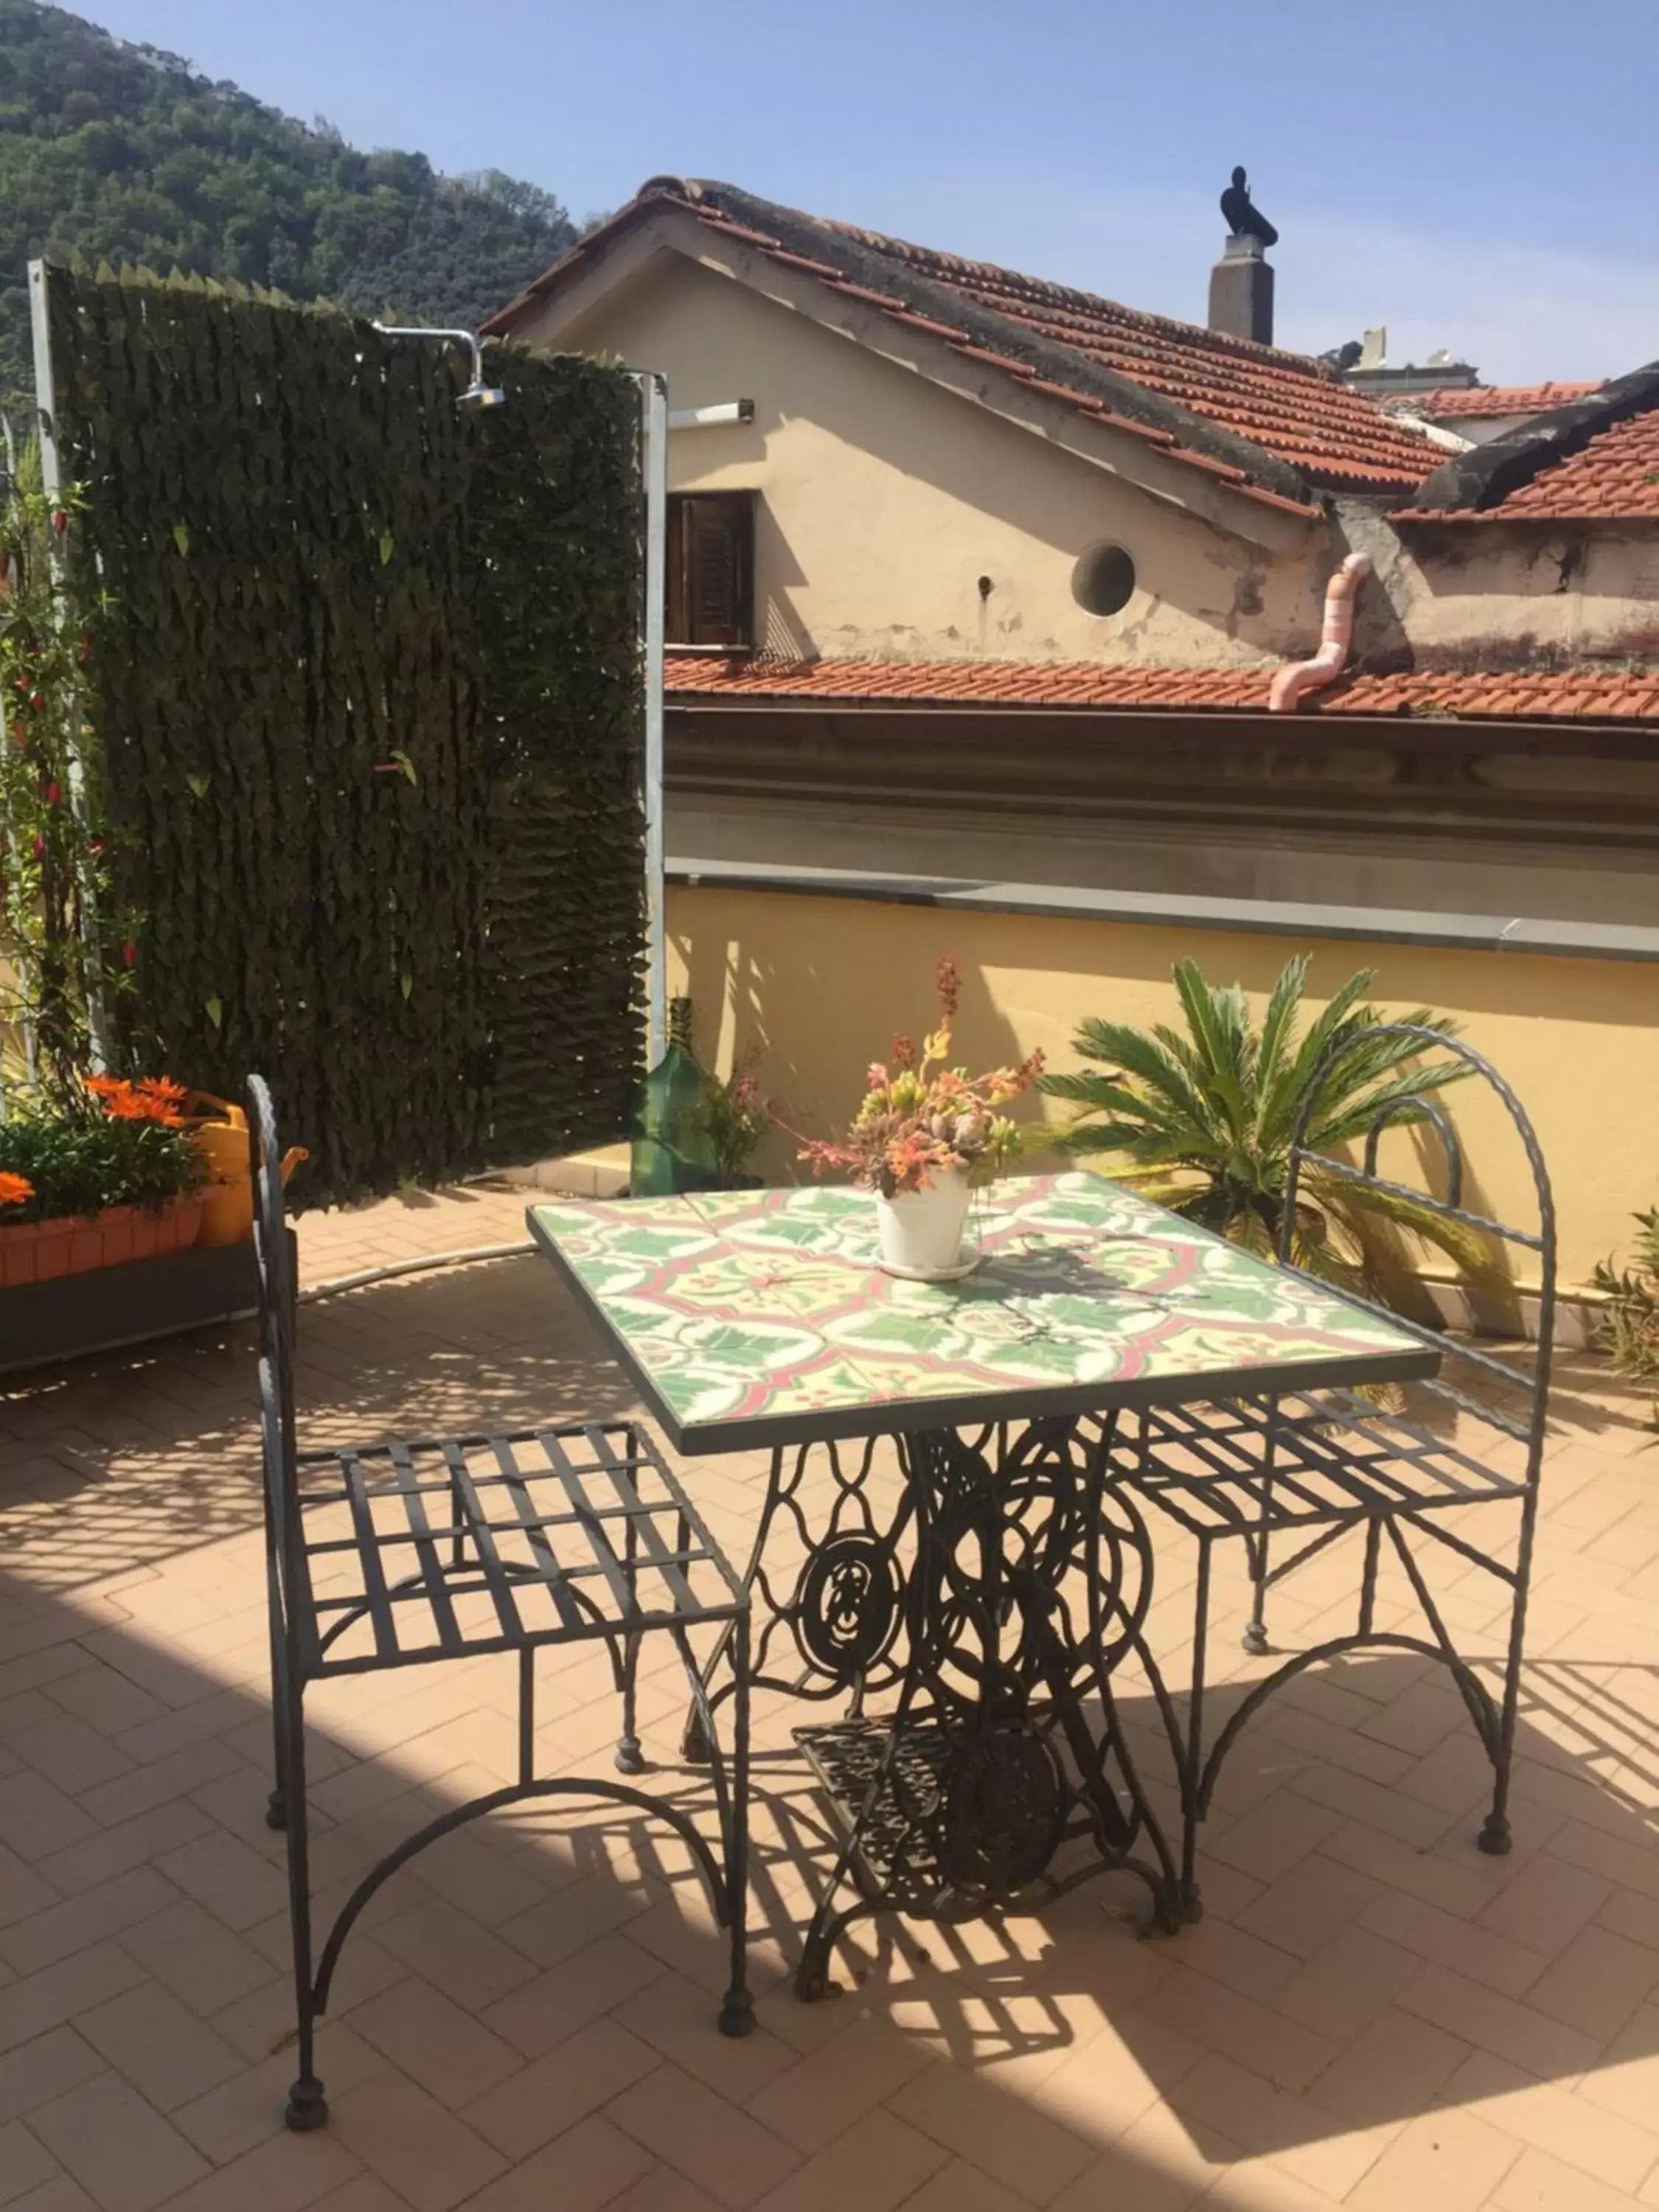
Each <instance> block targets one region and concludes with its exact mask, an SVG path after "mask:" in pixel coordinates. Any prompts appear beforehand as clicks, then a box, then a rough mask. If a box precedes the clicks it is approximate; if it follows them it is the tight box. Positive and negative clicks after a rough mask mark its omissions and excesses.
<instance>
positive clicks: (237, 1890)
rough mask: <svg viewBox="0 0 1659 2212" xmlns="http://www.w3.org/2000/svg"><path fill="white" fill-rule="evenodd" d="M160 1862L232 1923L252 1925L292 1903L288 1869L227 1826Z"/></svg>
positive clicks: (170, 1877)
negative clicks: (285, 1871) (229, 1833)
mask: <svg viewBox="0 0 1659 2212" xmlns="http://www.w3.org/2000/svg"><path fill="white" fill-rule="evenodd" d="M260 1780H261V1782H262V1783H263V1781H264V1777H263V1776H261V1777H260ZM155 1864H156V1867H157V1869H158V1870H159V1871H160V1872H161V1873H162V1874H164V1875H166V1876H167V1880H168V1881H170V1882H172V1883H173V1884H174V1885H175V1887H178V1888H179V1889H181V1890H182V1891H183V1892H184V1893H185V1896H186V1897H193V1898H194V1899H196V1901H197V1904H198V1905H204V1906H205V1907H206V1908H207V1910H208V1911H210V1913H212V1914H213V1916H214V1917H215V1918H216V1919H218V1920H222V1921H223V1922H224V1923H225V1925H226V1927H227V1928H234V1929H248V1928H251V1927H252V1926H253V1924H254V1923H255V1922H256V1921H259V1920H264V1919H265V1918H266V1917H268V1916H269V1915H270V1914H271V1913H274V1912H281V1911H285V1910H286V1908H287V1904H288V1879H287V1875H286V1874H285V1873H284V1872H283V1869H281V1868H280V1867H278V1866H276V1865H275V1864H273V1863H272V1862H271V1861H270V1859H268V1858H266V1857H264V1855H263V1853H261V1852H258V1851H256V1850H252V1849H251V1848H250V1846H249V1845H248V1844H245V1843H242V1842H241V1841H240V1840H239V1838H236V1837H235V1836H232V1835H228V1834H227V1833H226V1832H225V1831H224V1830H223V1829H222V1828H221V1829H216V1830H214V1831H212V1832H210V1833H208V1834H207V1835H204V1836H198V1837H197V1838H195V1839H194V1840H193V1841H192V1842H190V1843H187V1844H179V1846H178V1847H177V1848H176V1849H174V1850H170V1851H164V1852H162V1853H161V1856H160V1857H158V1858H157V1860H156V1862H155Z"/></svg>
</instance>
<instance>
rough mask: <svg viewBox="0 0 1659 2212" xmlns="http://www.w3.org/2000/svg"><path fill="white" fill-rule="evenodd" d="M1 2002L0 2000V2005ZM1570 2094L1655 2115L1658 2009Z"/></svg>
mask: <svg viewBox="0 0 1659 2212" xmlns="http://www.w3.org/2000/svg"><path fill="white" fill-rule="evenodd" d="M3 2002H4V1999H3V1998H0V2003H3ZM1574 2094H1575V2095H1577V2096H1579V2097H1582V2098H1583V2099H1584V2100H1585V2101H1586V2102H1587V2103H1589V2104H1590V2105H1593V2106H1600V2107H1601V2109H1602V2110H1604V2111H1607V2112H1622V2113H1623V2114H1624V2115H1625V2117H1626V2118H1627V2119H1632V2120H1634V2121H1636V2122H1637V2124H1638V2125H1641V2126H1650V2125H1651V2124H1652V2122H1653V2118H1654V2115H1655V2113H1656V2112H1659V2006H1656V2005H1644V2006H1643V2008H1642V2009H1641V2010H1640V2011H1639V2012H1638V2013H1637V2014H1636V2015H1635V2016H1634V2018H1633V2019H1632V2021H1630V2022H1629V2024H1628V2026H1626V2027H1625V2028H1623V2029H1622V2030H1621V2031H1620V2033H1619V2034H1617V2035H1616V2036H1614V2038H1613V2040H1612V2042H1611V2043H1609V2044H1608V2045H1607V2047H1606V2049H1605V2050H1603V2051H1602V2052H1601V2056H1600V2057H1598V2058H1597V2059H1596V2061H1595V2064H1594V2065H1593V2066H1592V2067H1591V2068H1590V2069H1589V2072H1588V2073H1586V2074H1585V2075H1584V2077H1583V2081H1580V2082H1579V2083H1578V2084H1577V2087H1576V2088H1575V2090H1574Z"/></svg>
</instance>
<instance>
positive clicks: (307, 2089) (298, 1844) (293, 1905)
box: [277, 1683, 328, 2135]
mask: <svg viewBox="0 0 1659 2212" xmlns="http://www.w3.org/2000/svg"><path fill="white" fill-rule="evenodd" d="M277 1702H278V1703H279V1704H280V1705H283V1707H284V1708H285V1711H283V1718H282V1721H281V1723H280V1729H281V1734H282V1736H283V1797H284V1800H285V1802H286V1808H287V1815H288V1817H287V1828H288V1911H289V1925H290V1928H291V1929H292V1933H293V1938H294V2003H295V2016H296V2020H297V2024H298V2028H299V2042H298V2053H299V2062H300V2070H299V2072H298V2074H297V2075H295V2080H294V2084H293V2087H291V2088H290V2089H289V2093H288V2107H287V2110H286V2111H285V2112H284V2113H283V2118H284V2120H285V2121H286V2122H287V2124H288V2125H289V2127H290V2128H291V2129H293V2130H294V2131H295V2134H296V2135H305V2134H308V2133H309V2132H310V2131H311V2130H313V2128H320V2127H321V2126H322V2125H323V2124H324V2123H325V2121H326V2119H327V2118H328V2104H327V2100H325V2097H324V2095H323V2085H322V2083H321V2082H320V2081H319V2080H318V2078H317V2066H316V2056H315V2048H314V2045H315V2034H316V2003H315V1992H314V1990H313V1985H312V1978H311V1859H310V1848H309V1845H310V1838H309V1833H308V1831H309V1828H310V1819H309V1813H308V1808H307V1803H306V1749H305V1705H304V1692H303V1691H302V1690H301V1688H300V1687H299V1686H298V1685H297V1684H293V1683H285V1684H283V1686H282V1687H281V1688H280V1689H279V1692H278V1697H277Z"/></svg>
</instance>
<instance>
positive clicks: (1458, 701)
mask: <svg viewBox="0 0 1659 2212" xmlns="http://www.w3.org/2000/svg"><path fill="white" fill-rule="evenodd" d="M1273 673H1274V670H1273V668H1272V667H1263V668H1242V669H1239V668H1112V667H1107V666H1103V665H1101V664H1099V663H1097V662H1094V661H1072V662H1029V661H1011V660H945V661H869V660H769V659H729V660H726V659H707V658H704V657H702V656H701V655H698V656H692V655H684V656H677V655H673V654H671V655H670V656H669V659H668V664H667V670H666V675H665V684H666V688H667V690H668V691H669V692H670V693H671V694H672V695H673V696H675V697H677V698H682V699H691V698H708V699H716V700H718V699H799V700H819V701H823V702H824V703H826V704H834V703H836V702H865V703H867V704H870V705H878V704H881V703H884V702H892V703H894V704H899V705H904V704H909V705H929V704H938V705H941V706H948V705H951V704H954V703H957V702H960V703H964V704H971V705H975V706H984V707H1082V708H1090V707H1092V708H1120V709H1134V710H1153V711H1158V710H1176V709H1182V710H1192V709H1194V708H1218V709H1231V710H1232V711H1233V712H1235V713H1241V712H1242V713H1250V714H1265V713H1266V712H1267V692H1268V688H1269V686H1270V684H1271V683H1272V680H1273ZM1304 712H1322V713H1331V714H1444V715H1449V716H1452V717H1454V718H1462V717H1463V716H1466V715H1475V716H1487V715H1515V716H1521V717H1524V718H1526V719H1528V720H1537V719H1542V720H1597V721H1599V720H1607V719H1610V718H1612V719H1618V720H1632V719H1636V720H1651V721H1659V670H1656V671H1651V672H1646V673H1632V672H1630V671H1613V670H1604V669H1598V668H1588V667H1587V668H1577V669H1566V670H1561V671H1522V672H1521V673H1513V672H1511V673H1501V674H1500V673H1483V672H1481V671H1465V670H1459V671H1455V672H1452V673H1449V674H1440V675H1433V674H1424V673H1415V674H1408V675H1399V676H1364V675H1358V676H1352V677H1347V678H1341V679H1340V680H1339V681H1338V683H1336V684H1334V685H1332V686H1331V687H1330V689H1329V690H1325V691H1322V692H1318V693H1316V694H1314V695H1313V696H1311V697H1310V700H1309V701H1308V702H1307V706H1306V708H1304Z"/></svg>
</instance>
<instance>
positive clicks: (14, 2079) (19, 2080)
mask: <svg viewBox="0 0 1659 2212" xmlns="http://www.w3.org/2000/svg"><path fill="white" fill-rule="evenodd" d="M103 2070H104V2061H103V2059H102V2058H101V2057H100V2055H99V2054H98V2052H97V2051H94V2049H93V2048H92V2046H91V2045H90V2044H88V2043H87V2042H85V2041H84V2040H83V2039H82V2037H81V2035H80V2034H79V2033H77V2032H76V2029H74V2028H72V2027H54V2028H52V2029H49V2030H48V2032H47V2033H46V2034H45V2035H39V2036H36V2037H35V2039H34V2040H33V2042H32V2043H22V2044H19V2045H17V2047H16V2048H15V2050H12V2051H6V2052H5V2053H4V2054H3V2055H0V2125H3V2124H5V2123H6V2122H7V2121H9V2120H15V2119H16V2118H19V2117H20V2116H21V2114H23V2113H25V2112H33V2109H34V2108H35V2106H37V2105H46V2104H50V2103H51V2101H52V2099H53V2098H54V2097H60V2096H62V2095H63V2093H64V2091H65V2090H66V2089H74V2088H77V2087H79V2086H80V2084H81V2083H82V2081H90V2080H91V2078H92V2076H93V2075H94V2074H101V2073H102V2072H103Z"/></svg>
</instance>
